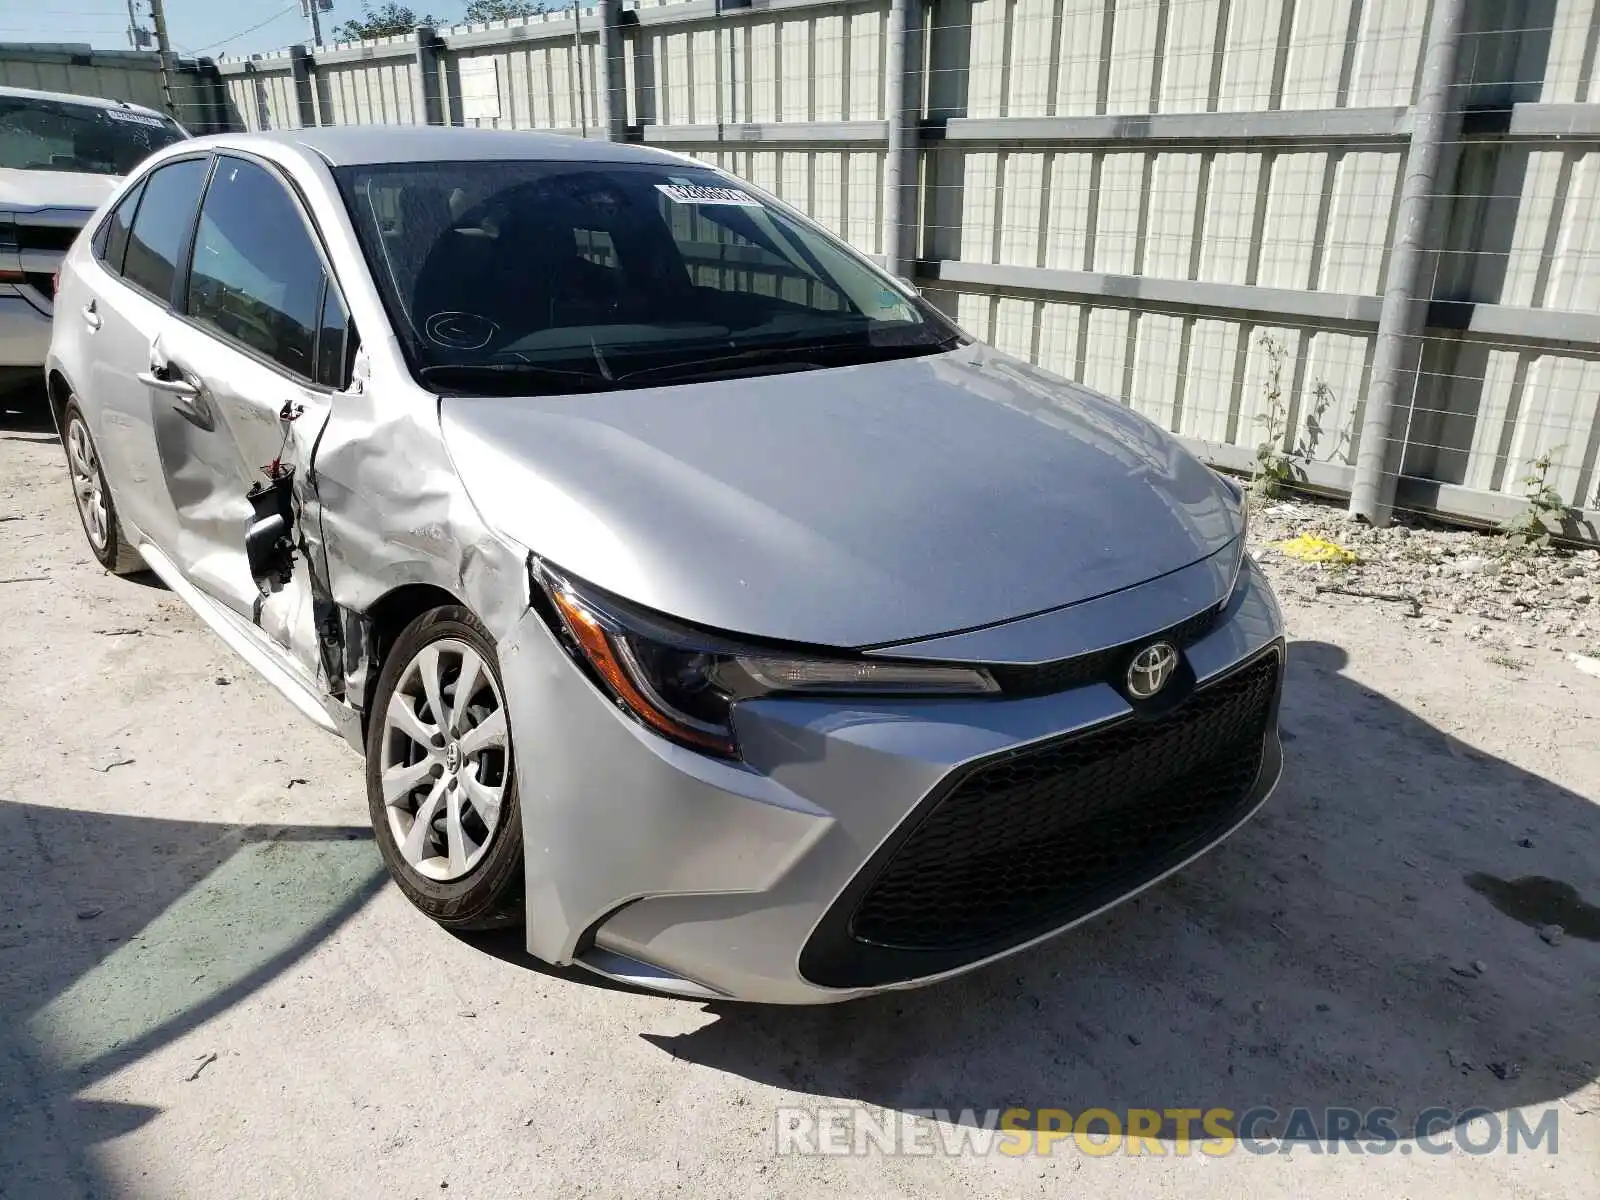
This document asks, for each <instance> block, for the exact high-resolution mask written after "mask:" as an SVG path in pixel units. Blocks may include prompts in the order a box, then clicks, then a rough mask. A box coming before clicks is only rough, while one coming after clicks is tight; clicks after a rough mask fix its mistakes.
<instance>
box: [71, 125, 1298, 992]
mask: <svg viewBox="0 0 1600 1200" xmlns="http://www.w3.org/2000/svg"><path fill="white" fill-rule="evenodd" d="M47 370H48V375H49V383H50V396H51V401H52V407H53V409H54V412H55V417H56V421H57V425H58V427H59V429H60V430H61V433H62V441H63V444H64V445H65V448H66V455H67V465H68V470H69V474H70V477H71V481H72V486H73V489H74V492H75V495H76V497H77V502H78V508H79V512H80V513H81V515H82V518H83V527H84V531H85V533H86V534H87V536H88V541H89V544H90V548H91V549H92V550H93V552H94V554H95V555H96V557H97V558H98V559H99V561H100V562H101V563H103V564H104V565H105V566H106V567H107V568H108V569H110V570H112V571H117V572H126V571H133V570H138V569H142V568H144V567H148V568H149V569H150V570H152V571H154V572H155V574H156V575H158V576H160V578H161V579H162V580H163V581H165V583H166V584H167V585H168V586H169V587H170V588H171V589H172V590H173V591H174V592H175V593H176V594H178V595H179V596H180V597H182V598H183V599H184V600H185V601H186V602H187V603H188V604H189V605H190V606H192V607H193V609H194V610H195V612H196V613H198V614H199V616H200V617H201V618H202V619H204V620H205V621H206V623H207V624H208V625H210V627H211V628H212V629H213V630H215V631H216V633H217V634H218V635H219V636H220V637H222V638H223V640H224V641H226V642H227V643H228V644H229V645H230V646H232V647H233V649H234V650H236V651H237V652H238V653H239V654H240V655H241V656H243V657H244V658H245V659H246V660H247V661H248V662H249V663H250V664H251V665H252V666H253V667H254V668H255V669H256V670H257V671H259V672H260V673H261V674H262V675H263V676H264V677H265V678H266V679H267V680H269V681H270V682H271V683H273V684H274V685H275V686H276V687H277V688H278V689H279V690H280V691H282V693H283V694H284V695H285V696H286V697H287V698H288V699H289V700H290V701H291V702H292V703H293V704H294V705H296V706H297V707H298V708H299V709H300V710H301V711H302V712H303V713H304V714H305V715H306V716H307V717H309V718H310V719H311V720H312V721H314V722H316V723H317V724H319V725H321V726H323V727H324V728H325V729H327V730H329V731H332V732H335V733H337V734H340V735H342V736H343V737H344V738H346V739H348V740H349V742H350V743H351V745H353V746H354V747H355V748H356V749H357V750H359V751H360V752H361V753H362V754H363V755H364V756H365V759H366V781H367V792H368V797H369V802H370V806H371V814H372V822H373V827H374V829H375V831H376V836H377V843H378V846H379V849H380V850H381V852H382V855H383V858H384V861H385V862H386V863H387V865H388V868H389V870H390V872H391V874H392V876H393V878H394V881H395V883H396V884H397V885H398V886H399V887H400V888H401V890H402V891H404V893H405V894H406V895H407V896H408V897H409V898H410V899H411V900H412V901H413V902H414V903H415V904H416V906H417V907H418V908H420V909H421V910H422V911H423V912H425V913H426V914H427V915H428V916H430V917H432V918H433V919H434V920H436V921H438V922H440V923H441V924H443V925H446V926H449V927H452V928H457V929H472V928H483V927H487V926H493V925H502V924H515V925H520V926H521V927H522V928H523V929H524V931H525V935H526V941H527V946H528V949H529V950H530V951H531V952H532V953H533V954H534V955H537V956H539V957H540V958H542V959H545V960H548V961H550V962H552V963H577V964H581V965H583V966H585V967H587V968H590V969H592V970H594V971H596V972H599V973H601V974H603V975H606V976H610V977H612V978H614V979H619V980H624V981H628V982H631V983H634V984H638V985H642V986H646V987H651V988H655V989H659V990H663V991H668V992H675V993H679V994H684V995H692V996H702V997H721V996H729V997H736V998H741V999H749V1000H758V1001H771V1002H791V1003H803V1002H815V1001H830V1000H841V999H846V998H849V997H851V996H856V995H860V994H862V993H864V992H868V991H872V990H875V989H880V988H892V987H904V986H909V985H913V984H919V983H925V982H929V981H931V980H935V979H939V978H942V977H945V976H949V975H952V974H955V973H957V972H960V971H964V970H968V969H971V968H973V967H976V966H978V965H979V964H982V963H984V962H987V961H990V960H993V959H995V958H997V957H999V956H1001V955H1005V954H1009V953H1011V952H1014V951H1017V950H1019V949H1022V948H1023V947H1026V946H1029V945H1031V944H1033V943H1035V942H1038V941H1040V940H1042V939H1043V938H1046V937H1048V936H1050V935H1051V934H1054V933H1056V932H1059V931H1060V930H1062V929H1064V928H1066V927H1068V926H1070V925H1072V924H1074V923H1076V922H1078V921H1081V920H1084V919H1086V918H1087V917H1090V916H1092V915H1093V914H1095V913H1098V912H1100V911H1102V910H1103V909H1105V908H1107V907H1108V906H1110V905H1112V904H1115V903H1116V902H1118V901H1120V900H1122V899H1125V898H1126V897H1128V896H1130V895H1132V894H1134V893H1135V892H1137V891H1139V890H1141V889H1142V888H1145V887H1147V886H1149V885H1150V884H1151V883H1153V882H1155V881H1156V880H1158V879H1160V878H1161V877H1163V876H1164V875H1166V874H1168V873H1169V872H1171V871H1174V870H1176V869H1178V868H1179V867H1181V866H1182V865H1183V864H1185V863H1187V862H1188V861H1190V860H1191V859H1193V858H1195V857H1196V856H1197V855H1199V854H1201V853H1203V852H1204V851H1205V850H1207V849H1208V848H1210V847H1211V846H1213V845H1215V844H1216V843H1217V842H1218V841H1220V840H1221V839H1223V838H1224V837H1226V836H1227V835H1228V834H1229V833H1230V832H1231V831H1232V830H1233V829H1235V828H1236V827H1237V826H1238V825H1239V824H1240V823H1242V822H1243V821H1244V820H1245V819H1246V818H1248V817H1249V816H1250V814H1251V813H1252V812H1253V811H1254V810H1255V809H1256V808H1257V807H1258V806H1259V805H1260V804H1261V803H1262V802H1263V800H1264V799H1265V798H1266V796H1267V794H1268V793H1269V792H1270V791H1271V789H1272V787H1273V786H1274V784H1275V783H1276V781H1277V778H1278V774H1279V768H1280V762H1281V752H1280V749H1279V741H1278V736H1277V708H1278V696H1279V689H1280V683H1281V679H1282V675H1283V664H1284V643H1283V637H1282V628H1281V623H1280V618H1279V614H1278V610H1277V606H1276V604H1275V602H1274V600H1273V597H1272V594H1271V592H1270V591H1269V589H1268V587H1267V584H1266V582H1265V581H1264V580H1263V578H1262V577H1261V575H1260V574H1259V573H1258V571H1257V570H1256V568H1255V566H1254V564H1253V563H1252V562H1251V560H1250V558H1249V556H1248V555H1247V554H1246V553H1245V548H1244V532H1245V521H1246V506H1245V502H1244V495H1243V493H1242V491H1241V489H1239V488H1238V487H1237V486H1235V485H1234V484H1232V483H1230V482H1228V481H1226V480H1225V479H1222V478H1220V477H1219V476H1217V475H1215V474H1213V473H1212V472H1211V471H1210V470H1209V469H1207V468H1206V467H1205V466H1203V465H1202V464H1201V463H1199V462H1198V461H1196V460H1195V459H1194V458H1192V457H1191V456H1190V455H1189V454H1187V453H1186V452H1185V451H1184V450H1183V449H1182V448H1180V447H1179V446H1178V444H1177V443H1176V442H1175V441H1174V440H1173V439H1172V438H1170V437H1169V436H1167V435H1166V434H1165V433H1163V432H1161V431H1160V430H1159V429H1157V428H1155V427H1154V426H1152V425H1151V424H1150V423H1149V422H1148V421H1146V420H1144V419H1143V418H1141V417H1139V416H1138V415H1136V414H1135V413H1133V412H1132V411H1131V410H1130V409H1128V408H1127V407H1125V406H1124V405H1122V404H1119V403H1116V402H1114V401H1111V400H1108V399H1106V398H1105V397H1103V396H1100V395H1097V394H1095V393H1093V392H1090V391H1088V390H1086V389H1084V388H1082V387H1080V386H1078V385H1076V384H1073V383H1069V382H1067V381H1065V380H1062V379H1060V378H1058V377H1055V376H1053V375H1050V374H1048V373H1046V372H1044V371H1041V370H1039V369H1037V368H1034V367H1032V366H1029V365H1028V364H1026V363H1024V362H1021V361H1019V360H1017V359H1015V358H1012V357H1009V356H1007V355H1004V354H1001V353H999V352H997V351H995V350H993V349H990V348H988V347H986V346H983V345H981V344H978V343H975V342H974V341H973V340H972V339H971V338H969V337H967V336H965V335H964V334H962V333H961V331H960V330H959V329H957V328H956V327H955V326H954V325H953V324H951V323H950V321H948V320H947V319H946V318H945V317H944V316H942V315H941V314H940V313H939V311H937V310H936V309H935V308H934V307H933V306H931V305H930V304H929V303H928V302H927V301H926V300H924V299H923V298H922V297H920V296H919V295H918V293H917V292H916V291H915V290H913V289H911V288H910V287H908V286H906V285H905V284H903V283H901V282H900V281H899V280H897V279H894V278H892V277H890V276H888V275H886V274H885V273H884V272H882V271H880V270H879V269H877V268H876V267H875V266H874V265H873V264H872V263H871V262H869V261H867V260H866V259H864V258H863V257H862V256H861V255H859V254H858V253H856V252H855V251H853V250H851V249H850V248H849V247H847V246H845V245H844V244H842V243H841V242H840V241H838V240H837V239H836V238H834V237H832V236H831V235H829V234H828V233H826V232H824V231H823V230H821V229H819V228H818V227H817V226H816V225H814V224H813V223H811V222H810V221H808V220H807V219H806V218H805V217H803V216H802V215H800V214H799V213H797V212H795V211H794V210H793V209H792V208H790V207H788V206H787V205H785V204H783V203H782V202H781V201H779V200H777V199H776V198H774V197H772V196H770V195H767V194H765V193H764V192H762V191H761V190H760V189H758V188H755V187H753V186H751V185H749V184H746V183H743V182H741V181H740V180H738V179H735V178H733V177H731V176H729V175H727V174H725V173H724V172H721V171H719V170H717V169H715V168H713V167H711V166H708V165H705V164H703V163H699V162H695V161H692V160H689V159H686V158H681V157H679V156H676V155H671V154H666V153H661V152H657V151H653V150H648V149H644V148H641V147H628V146H614V145H608V144H604V143H595V142H589V141H581V140H575V139H564V138H559V137H553V136H546V135H539V134H524V133H497V132H489V131H483V132H479V131H469V130H439V129H400V130H396V129H370V128H369V129H338V130H306V131H298V132H292V133H282V134H272V135H228V136H222V137H216V138H205V139H199V140H196V141H189V142H182V143H180V144H178V145H175V146H172V147H169V148H168V149H167V150H165V151H163V152H161V153H159V154H157V155H156V156H155V157H154V158H152V159H151V160H149V161H148V162H147V163H145V164H144V166H143V167H142V168H141V169H140V170H139V171H138V172H137V173H136V174H135V175H134V176H133V177H132V178H130V179H129V180H128V181H127V183H126V184H125V185H124V186H122V187H121V188H120V189H119V190H118V192H117V193H116V195H115V196H114V197H113V198H112V199H111V200H110V201H108V202H107V203H106V205H105V206H104V207H103V208H102V209H101V211H100V212H99V213H98V214H97V215H96V217H95V218H94V219H93V220H92V221H91V222H90V224H89V226H88V227H87V228H86V230H85V232H84V234H83V236H82V237H80V238H79V240H78V241H77V243H76V244H75V245H74V246H73V248H72V250H71V252H70V254H69V255H68V257H67V259H66V262H65V264H64V268H63V270H62V272H61V278H60V291H59V295H58V298H57V302H56V307H55V325H54V332H53V340H52V343H51V347H50V355H49V363H48V366H47Z"/></svg>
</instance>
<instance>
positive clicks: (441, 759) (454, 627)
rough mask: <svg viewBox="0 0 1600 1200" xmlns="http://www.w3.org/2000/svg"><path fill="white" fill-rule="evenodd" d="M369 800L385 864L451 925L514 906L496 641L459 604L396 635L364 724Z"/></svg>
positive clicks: (478, 924)
mask: <svg viewBox="0 0 1600 1200" xmlns="http://www.w3.org/2000/svg"><path fill="white" fill-rule="evenodd" d="M367 805H368V808H369V810H370V811H371V815H372V828H373V832H374V833H375V834H376V835H377V840H378V850H379V852H380V853H381V854H382V855H383V861H384V865H385V866H386V867H388V869H389V874H390V876H391V877H392V878H393V879H394V881H395V884H396V885H397V886H398V887H399V888H400V890H401V891H402V892H404V893H405V894H406V898H407V899H408V900H410V901H411V903H413V904H415V905H416V906H417V907H418V908H420V909H421V910H422V911H423V912H425V913H427V914H428V916H430V917H432V918H433V919H434V920H435V921H437V922H438V923H439V924H440V925H443V926H445V927H446V928H449V929H456V930H472V929H492V928H497V927H499V926H502V925H506V924H509V923H511V922H513V921H515V920H517V919H519V917H520V916H521V910H522V889H523V859H522V813H521V810H520V807H519V805H518V803H517V780H516V773H515V771H514V763H513V759H512V747H511V729H510V725H509V722H508V719H507V713H506V708H505V689H504V688H503V686H502V685H501V682H500V660H499V658H498V656H497V655H496V654H495V648H494V641H493V640H492V639H491V638H490V637H489V634H488V632H487V631H486V630H485V629H484V628H483V625H482V624H481V623H480V622H479V621H478V619H477V618H476V617H475V616H473V615H472V613H471V612H470V611H469V610H468V609H465V608H463V607H461V606H460V605H449V606H447V607H444V608H436V609H434V610H432V611H431V612H427V613H424V614H423V615H422V616H420V617H418V618H417V619H416V620H415V621H413V622H412V623H411V624H410V625H408V626H406V628H405V630H404V631H403V632H402V633H401V634H400V636H399V638H398V639H397V640H396V641H395V644H394V647H393V648H392V649H391V650H390V651H389V654H388V656H387V657H386V659H385V660H384V664H383V670H382V671H381V672H380V673H379V675H378V686H377V691H376V694H375V695H374V697H373V704H372V713H371V715H370V718H369V723H368V732H367Z"/></svg>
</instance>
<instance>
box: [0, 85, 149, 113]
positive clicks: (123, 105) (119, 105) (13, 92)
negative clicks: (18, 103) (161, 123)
mask: <svg viewBox="0 0 1600 1200" xmlns="http://www.w3.org/2000/svg"><path fill="white" fill-rule="evenodd" d="M5 97H16V98H17V99H20V100H49V101H52V102H53V103H56V104H81V105H82V106H83V107H85V108H114V109H118V110H120V111H122V112H136V113H139V114H140V115H141V116H147V117H161V118H162V119H165V114H164V113H159V112H157V111H156V110H155V109H153V108H146V107H145V106H144V105H142V104H130V103H129V102H128V101H126V100H112V99H109V98H108V97H105V96H79V95H77V94H76V93H73V92H40V91H35V90H34V89H33V88H19V87H0V98H5Z"/></svg>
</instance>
